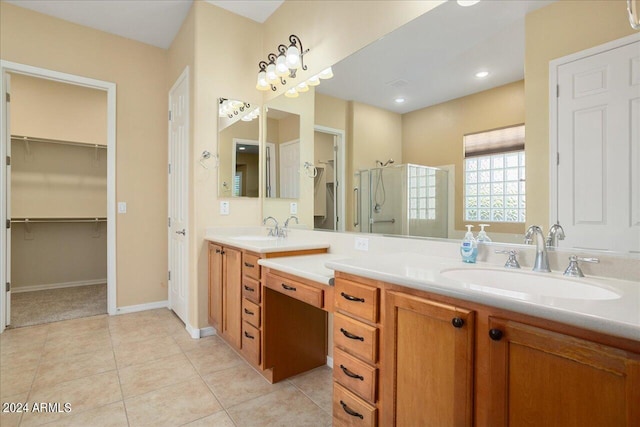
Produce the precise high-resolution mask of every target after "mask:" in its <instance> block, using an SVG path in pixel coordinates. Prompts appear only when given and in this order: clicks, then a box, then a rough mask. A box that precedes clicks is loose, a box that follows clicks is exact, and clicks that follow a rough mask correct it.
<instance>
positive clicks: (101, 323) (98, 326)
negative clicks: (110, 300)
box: [47, 315, 109, 340]
mask: <svg viewBox="0 0 640 427" xmlns="http://www.w3.org/2000/svg"><path fill="white" fill-rule="evenodd" d="M107 329H109V318H108V316H107V315H100V316H92V317H83V318H81V319H72V320H63V321H61V322H54V323H50V324H49V336H48V337H47V340H51V339H53V338H61V337H68V336H76V335H84V334H87V333H89V332H97V331H103V330H107Z"/></svg>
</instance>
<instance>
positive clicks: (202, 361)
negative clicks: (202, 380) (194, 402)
mask: <svg viewBox="0 0 640 427" xmlns="http://www.w3.org/2000/svg"><path fill="white" fill-rule="evenodd" d="M186 355H187V357H188V358H189V360H191V363H193V366H195V368H196V369H197V370H198V373H200V375H203V376H204V375H208V374H212V373H214V372H216V371H221V370H223V369H227V368H231V367H233V366H237V365H239V364H241V363H244V361H243V360H242V359H241V358H240V356H238V355H237V354H236V352H234V351H233V350H231V349H230V348H229V347H228V346H227V345H226V344H225V345H217V346H213V347H211V348H206V347H205V348H199V349H197V350H193V351H189V352H187V353H186Z"/></svg>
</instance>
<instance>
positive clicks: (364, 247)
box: [355, 237, 369, 251]
mask: <svg viewBox="0 0 640 427" xmlns="http://www.w3.org/2000/svg"><path fill="white" fill-rule="evenodd" d="M355 248H356V250H358V251H368V250H369V239H367V238H364V237H356V243H355Z"/></svg>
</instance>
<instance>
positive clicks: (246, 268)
mask: <svg viewBox="0 0 640 427" xmlns="http://www.w3.org/2000/svg"><path fill="white" fill-rule="evenodd" d="M259 259H260V258H259V257H257V256H255V255H251V254H247V253H245V254H242V275H243V276H246V277H251V278H252V279H256V280H260V266H259V265H258V260H259Z"/></svg>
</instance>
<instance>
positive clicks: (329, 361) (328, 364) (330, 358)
mask: <svg viewBox="0 0 640 427" xmlns="http://www.w3.org/2000/svg"><path fill="white" fill-rule="evenodd" d="M327 366H328V367H330V368H331V369H333V357H329V356H327Z"/></svg>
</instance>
